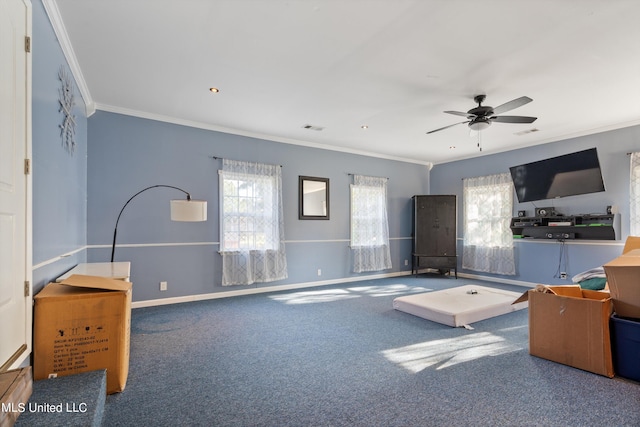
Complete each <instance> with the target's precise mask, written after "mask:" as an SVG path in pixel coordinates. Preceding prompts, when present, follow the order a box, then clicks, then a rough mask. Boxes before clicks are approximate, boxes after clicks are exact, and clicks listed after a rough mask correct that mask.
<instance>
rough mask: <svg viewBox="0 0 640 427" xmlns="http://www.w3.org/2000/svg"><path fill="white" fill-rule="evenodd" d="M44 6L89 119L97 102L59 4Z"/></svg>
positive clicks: (47, 1) (51, 1) (48, 0)
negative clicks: (92, 95) (79, 60)
mask: <svg viewBox="0 0 640 427" xmlns="http://www.w3.org/2000/svg"><path fill="white" fill-rule="evenodd" d="M42 5H43V6H44V10H45V11H46V13H47V16H48V17H49V21H50V22H51V26H52V27H53V31H54V33H55V34H56V37H57V38H58V43H59V44H60V48H61V49H62V53H63V54H64V57H65V59H66V60H67V64H68V65H69V69H70V70H71V74H73V78H74V79H75V81H76V85H77V86H78V89H79V90H80V96H82V100H83V101H84V105H85V109H86V110H85V113H86V114H87V117H90V116H91V115H93V113H95V112H96V106H95V102H93V99H92V98H91V93H90V92H89V87H88V86H87V83H86V81H85V79H84V76H83V75H82V70H81V69H80V64H79V63H78V60H77V59H76V54H75V52H74V51H73V46H72V45H71V40H69V36H68V34H67V29H66V27H65V26H64V22H63V21H62V16H61V15H60V10H59V9H58V4H57V3H56V2H55V0H42Z"/></svg>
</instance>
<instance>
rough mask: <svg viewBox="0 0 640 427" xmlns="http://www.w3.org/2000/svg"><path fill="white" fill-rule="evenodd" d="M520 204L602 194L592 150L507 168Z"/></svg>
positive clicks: (594, 150)
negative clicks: (588, 194)
mask: <svg viewBox="0 0 640 427" xmlns="http://www.w3.org/2000/svg"><path fill="white" fill-rule="evenodd" d="M509 170H510V171H511V178H512V179H513V185H514V187H515V189H516V195H517V197H518V201H519V202H520V203H523V202H531V201H534V200H544V199H554V198H557V197H566V196H576V195H578V194H587V193H597V192H599V191H604V182H603V180H602V172H601V170H600V162H599V161H598V153H597V151H596V149H595V148H590V149H588V150H583V151H578V152H576V153H571V154H565V155H563V156H558V157H552V158H550V159H546V160H540V161H537V162H532V163H526V164H524V165H520V166H513V167H510V168H509Z"/></svg>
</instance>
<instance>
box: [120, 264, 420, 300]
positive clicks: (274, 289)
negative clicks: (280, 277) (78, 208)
mask: <svg viewBox="0 0 640 427" xmlns="http://www.w3.org/2000/svg"><path fill="white" fill-rule="evenodd" d="M410 274H411V272H410V271H399V272H395V273H383V274H370V275H367V276H356V277H344V278H341V279H332V280H319V281H315V282H304V283H292V284H289V285H277V286H265V287H262V288H251V289H238V290H232V291H227V292H214V293H208V294H198V295H185V296H181V297H173V298H161V299H153V300H145V301H134V302H132V303H131V308H142V307H153V306H157V305H167V304H179V303H183V302H194V301H205V300H210V299H218V298H229V297H237V296H241V295H253V294H262V293H267V292H277V291H289V290H293V289H304V288H312V287H316V286H325V285H335V284H338V283H350V282H360V281H364V280H372V279H383V278H386V277H398V276H408V275H410Z"/></svg>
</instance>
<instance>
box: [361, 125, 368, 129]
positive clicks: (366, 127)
mask: <svg viewBox="0 0 640 427" xmlns="http://www.w3.org/2000/svg"><path fill="white" fill-rule="evenodd" d="M360 129H369V126H367V125H362V126H360Z"/></svg>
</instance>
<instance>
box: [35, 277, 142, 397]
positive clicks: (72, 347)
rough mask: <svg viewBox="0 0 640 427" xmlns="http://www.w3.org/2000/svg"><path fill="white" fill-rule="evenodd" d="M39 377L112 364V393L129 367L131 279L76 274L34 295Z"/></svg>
mask: <svg viewBox="0 0 640 427" xmlns="http://www.w3.org/2000/svg"><path fill="white" fill-rule="evenodd" d="M34 304H35V307H34V351H33V353H34V370H33V377H34V379H36V380H39V379H46V378H52V377H56V376H64V375H72V374H77V373H81V372H88V371H94V370H98V369H106V370H107V393H115V392H119V391H122V390H124V387H125V384H126V382H127V376H128V373H129V339H130V325H131V283H129V282H124V281H122V280H113V279H108V278H104V277H97V276H84V275H72V276H70V277H69V278H67V279H65V280H64V281H62V282H61V283H49V284H48V285H47V286H45V287H44V289H42V291H40V292H39V293H38V294H37V295H36V296H35V297H34Z"/></svg>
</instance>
